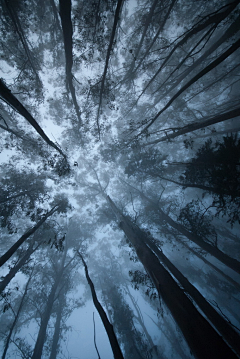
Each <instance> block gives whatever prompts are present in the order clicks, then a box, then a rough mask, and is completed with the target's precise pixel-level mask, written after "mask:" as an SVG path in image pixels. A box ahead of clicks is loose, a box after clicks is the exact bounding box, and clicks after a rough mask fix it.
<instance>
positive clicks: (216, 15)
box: [138, 0, 239, 100]
mask: <svg viewBox="0 0 240 359" xmlns="http://www.w3.org/2000/svg"><path fill="white" fill-rule="evenodd" d="M238 4H239V1H238V0H237V1H234V2H232V3H231V4H228V5H225V6H222V7H221V8H220V9H218V10H217V11H215V12H213V13H212V14H208V15H206V16H205V17H204V18H202V19H201V20H199V21H198V22H197V24H195V25H194V26H193V27H192V29H190V30H189V31H187V32H186V33H185V36H184V37H183V38H182V39H181V40H180V41H179V42H178V43H177V44H176V45H175V46H174V47H173V49H172V50H171V51H170V53H169V54H168V56H167V57H166V58H165V60H164V61H163V63H162V65H161V66H160V68H159V69H158V71H157V72H156V73H155V75H154V76H153V77H152V78H151V80H150V81H149V82H148V84H147V86H146V87H145V88H144V89H143V91H142V92H141V94H140V96H139V97H138V100H139V98H140V97H141V96H142V95H143V93H144V92H145V91H146V89H147V88H148V87H149V86H150V84H151V83H152V82H153V81H154V80H155V78H156V77H157V75H158V74H159V73H160V72H161V71H162V69H163V68H164V66H165V65H166V63H167V62H168V60H169V59H170V58H171V56H172V55H173V53H174V52H175V51H176V49H177V48H181V47H182V46H183V45H184V44H185V43H187V41H188V40H189V39H190V38H191V37H192V36H193V35H196V34H197V33H199V32H200V31H202V30H204V29H206V28H207V27H209V26H210V25H212V24H215V25H216V26H217V25H219V24H220V23H221V22H222V21H223V20H224V19H225V18H226V17H227V16H228V15H229V14H230V13H231V12H232V11H233V10H234V9H235V8H236V6H237V5H238ZM223 8H227V9H226V10H225V11H221V12H220V10H222V9H223Z"/></svg>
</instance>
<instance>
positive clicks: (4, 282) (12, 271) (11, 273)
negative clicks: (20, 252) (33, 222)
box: [0, 243, 41, 294]
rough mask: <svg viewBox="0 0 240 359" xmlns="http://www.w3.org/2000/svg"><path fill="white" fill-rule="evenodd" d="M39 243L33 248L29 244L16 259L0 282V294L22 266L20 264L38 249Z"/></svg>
mask: <svg viewBox="0 0 240 359" xmlns="http://www.w3.org/2000/svg"><path fill="white" fill-rule="evenodd" d="M40 244H41V243H40ZM40 244H38V245H37V246H36V247H35V248H33V244H31V245H30V246H29V248H28V250H27V251H26V252H25V254H24V256H23V257H22V258H21V259H20V260H19V261H18V263H17V264H16V265H15V266H14V267H13V268H11V269H10V271H9V273H8V274H7V275H6V276H5V277H4V278H3V280H2V281H1V282H0V294H1V293H2V291H3V290H4V289H5V288H6V286H7V285H8V283H9V282H10V281H11V280H12V279H13V278H14V276H15V275H16V274H17V272H18V271H19V270H20V269H21V268H22V266H23V265H24V264H25V263H26V262H27V260H28V259H29V258H30V256H31V255H32V253H34V252H35V251H36V250H37V249H38V247H39V246H40Z"/></svg>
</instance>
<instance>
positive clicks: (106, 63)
mask: <svg viewBox="0 0 240 359" xmlns="http://www.w3.org/2000/svg"><path fill="white" fill-rule="evenodd" d="M123 2H124V0H118V2H117V7H116V11H115V15H114V23H113V28H112V33H111V38H110V42H109V45H108V50H107V57H106V61H105V66H104V71H103V76H102V81H101V89H100V95H99V105H98V111H97V128H98V134H99V137H100V127H99V115H100V110H101V105H102V95H103V90H104V83H105V78H106V75H107V70H108V63H109V60H110V55H111V51H112V46H113V41H114V37H115V33H116V29H117V24H118V21H119V19H120V12H121V8H122V4H123Z"/></svg>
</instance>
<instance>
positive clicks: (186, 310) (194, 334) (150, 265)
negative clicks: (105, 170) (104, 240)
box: [107, 196, 237, 359]
mask: <svg viewBox="0 0 240 359" xmlns="http://www.w3.org/2000/svg"><path fill="white" fill-rule="evenodd" d="M107 200H108V202H109V204H110V206H111V208H112V210H113V212H114V213H115V215H116V217H117V220H118V223H119V227H120V228H121V229H122V230H123V232H124V233H125V235H126V236H127V238H128V239H129V241H130V242H131V244H132V246H133V247H134V248H135V251H136V254H137V256H138V258H139V260H140V261H141V263H142V264H143V266H144V268H145V270H146V271H147V273H148V274H149V276H150V278H151V279H152V281H153V283H154V285H155V287H156V289H157V291H158V293H159V296H160V297H161V298H162V299H163V300H164V302H165V303H166V305H167V306H168V308H169V310H170V311H171V313H172V315H173V318H174V319H175V321H176V323H177V324H178V326H179V328H180V329H181V330H182V332H183V335H184V336H185V338H186V340H187V342H188V345H189V347H190V348H191V350H192V352H193V354H194V355H195V356H196V358H199V359H202V358H205V359H207V358H209V359H212V358H219V359H220V358H222V359H226V358H235V359H236V358H237V356H236V354H235V353H234V352H233V351H232V350H231V349H230V347H228V345H227V344H226V343H225V342H224V340H223V339H222V338H221V337H220V335H219V334H218V333H217V332H216V331H215V329H213V327H212V326H211V325H210V324H209V323H208V321H207V320H206V319H205V318H204V317H203V316H202V315H201V314H200V313H199V312H198V310H197V309H196V308H195V306H194V305H193V303H192V302H191V301H190V299H189V298H188V297H187V296H186V295H185V293H184V292H183V291H182V289H181V288H180V287H179V286H178V284H177V283H176V282H175V280H174V279H173V278H172V277H171V275H170V274H169V272H168V271H167V270H166V269H165V268H164V267H163V266H162V265H161V264H160V262H159V260H158V258H157V257H156V255H155V254H154V253H153V252H152V250H151V249H150V248H149V247H148V246H147V245H146V243H144V241H143V240H142V238H144V233H143V232H142V233H141V237H142V238H140V237H139V233H136V231H135V230H134V228H133V226H132V225H131V222H130V221H129V220H128V219H127V218H126V217H125V216H123V214H122V213H121V212H120V211H119V210H118V208H117V207H116V205H115V204H114V202H113V201H112V200H111V198H110V197H109V196H107Z"/></svg>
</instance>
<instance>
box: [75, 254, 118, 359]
mask: <svg viewBox="0 0 240 359" xmlns="http://www.w3.org/2000/svg"><path fill="white" fill-rule="evenodd" d="M77 253H78V255H79V257H80V258H81V260H82V262H83V265H84V268H85V274H86V278H87V281H88V284H89V287H90V289H91V293H92V298H93V303H94V305H95V307H96V309H97V311H98V314H99V315H100V318H101V319H102V323H103V325H104V328H105V330H106V332H107V335H108V339H109V342H110V345H111V348H112V351H113V355H114V358H115V359H123V355H122V351H121V348H120V346H119V344H118V341H117V337H116V335H115V333H114V330H113V326H112V324H111V323H110V322H109V320H108V317H107V315H106V313H105V311H104V309H103V307H102V305H101V303H100V302H99V301H98V299H97V294H96V291H95V288H94V284H93V282H92V280H91V278H90V277H89V274H88V268H87V264H86V262H85V261H84V259H83V256H82V255H81V254H80V252H79V251H77Z"/></svg>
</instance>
